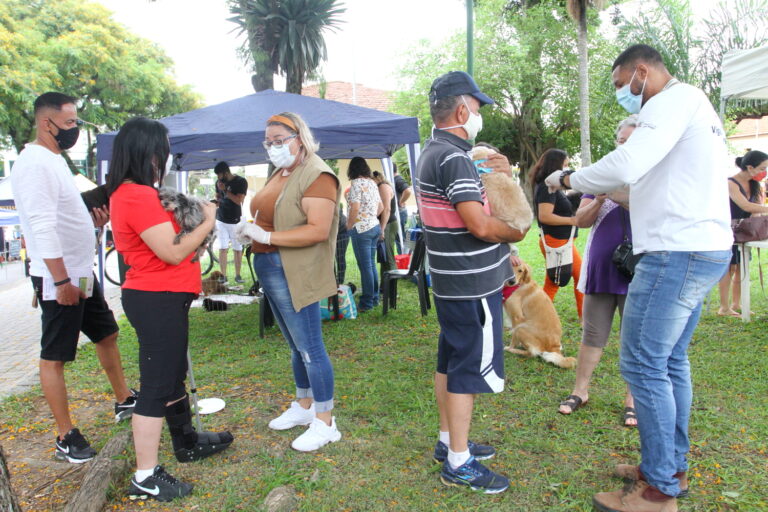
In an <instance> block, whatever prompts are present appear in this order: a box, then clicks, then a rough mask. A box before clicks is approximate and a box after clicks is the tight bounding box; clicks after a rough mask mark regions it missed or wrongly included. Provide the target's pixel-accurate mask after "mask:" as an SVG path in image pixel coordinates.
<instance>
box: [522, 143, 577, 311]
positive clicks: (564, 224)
mask: <svg viewBox="0 0 768 512" xmlns="http://www.w3.org/2000/svg"><path fill="white" fill-rule="evenodd" d="M568 163H569V160H568V155H567V154H566V152H565V151H563V150H562V149H548V150H546V151H545V152H544V154H542V155H541V157H540V158H539V161H538V162H536V164H535V165H534V166H533V168H532V169H531V180H530V181H531V187H532V189H533V205H534V209H533V211H534V213H535V214H536V220H537V221H538V222H539V228H541V231H542V235H543V237H544V240H543V241H546V243H547V246H549V247H562V246H563V245H565V244H566V243H568V239H569V238H570V237H571V230H573V238H574V239H576V235H578V229H577V228H576V217H574V208H573V205H572V203H571V201H570V200H569V199H568V197H567V196H566V195H565V193H564V192H562V191H560V190H558V191H557V192H552V193H550V192H549V191H548V190H547V185H546V184H545V183H544V180H545V179H546V178H547V177H548V176H549V175H550V174H552V173H553V172H555V171H558V170H562V169H565V168H566V167H568ZM543 241H542V240H541V238H540V239H539V247H540V248H541V253H542V254H545V253H544V244H543ZM580 274H581V255H580V254H579V251H578V250H577V249H576V244H573V270H572V275H573V295H574V297H575V298H576V311H577V312H578V314H579V318H581V307H582V303H583V302H584V294H583V293H581V292H580V291H578V290H577V289H576V286H577V285H578V284H579V275H580ZM558 288H559V287H558V286H557V285H556V284H555V283H554V282H552V280H550V279H549V277H548V276H547V277H546V279H545V280H544V292H545V293H546V294H547V295H548V296H549V298H550V299H552V302H554V301H555V294H556V293H557V290H558Z"/></svg>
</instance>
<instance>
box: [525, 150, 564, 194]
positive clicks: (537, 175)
mask: <svg viewBox="0 0 768 512" xmlns="http://www.w3.org/2000/svg"><path fill="white" fill-rule="evenodd" d="M566 158H568V153H566V152H565V151H563V150H562V149H556V148H552V149H548V150H546V151H545V152H544V153H543V154H542V155H541V156H540V157H539V160H538V161H537V162H536V163H535V164H534V165H533V167H531V172H530V181H531V192H533V195H534V196H535V195H536V185H538V184H539V183H543V182H544V180H545V179H547V176H549V175H550V174H552V173H553V172H555V171H559V170H561V169H562V168H563V164H565V159H566Z"/></svg>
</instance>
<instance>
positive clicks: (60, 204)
mask: <svg viewBox="0 0 768 512" xmlns="http://www.w3.org/2000/svg"><path fill="white" fill-rule="evenodd" d="M11 187H12V188H13V198H14V201H15V202H16V208H17V209H18V211H19V219H20V220H21V229H22V231H23V232H24V239H25V241H26V246H27V253H28V254H29V257H30V259H31V260H32V262H31V265H30V270H29V271H30V274H31V275H33V276H38V277H48V278H51V274H50V272H48V267H46V265H45V262H44V261H43V259H44V258H45V259H52V258H62V257H63V258H64V266H65V267H66V268H67V272H68V273H70V275H72V274H74V275H77V276H87V275H91V273H92V272H93V252H94V248H95V247H96V234H95V232H94V227H93V220H92V219H91V216H90V214H89V213H88V209H87V208H86V206H85V203H84V202H83V199H82V198H81V197H80V192H79V191H78V190H77V186H75V180H74V179H73V177H72V173H71V172H70V170H69V167H67V163H66V161H65V160H64V158H63V157H62V156H61V155H57V154H55V153H53V152H51V151H50V150H48V149H46V148H45V147H43V146H40V145H37V144H27V145H26V147H25V148H24V150H23V151H22V152H21V153H20V154H19V158H18V159H17V160H16V163H15V164H14V165H13V170H12V172H11Z"/></svg>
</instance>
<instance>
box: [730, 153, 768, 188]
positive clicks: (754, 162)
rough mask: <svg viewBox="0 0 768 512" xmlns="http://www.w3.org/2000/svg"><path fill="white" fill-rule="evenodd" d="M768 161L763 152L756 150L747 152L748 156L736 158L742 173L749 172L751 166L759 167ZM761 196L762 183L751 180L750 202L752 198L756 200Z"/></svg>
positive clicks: (767, 156)
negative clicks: (748, 168) (748, 167)
mask: <svg viewBox="0 0 768 512" xmlns="http://www.w3.org/2000/svg"><path fill="white" fill-rule="evenodd" d="M766 160H768V155H766V154H765V153H763V152H762V151H758V150H756V149H753V150H752V151H749V152H747V154H746V155H744V156H740V157H737V158H736V166H737V167H738V168H739V169H741V170H742V171H744V172H746V171H747V166H748V165H751V166H752V167H757V166H758V165H760V164H761V163H763V162H765V161H766ZM759 196H760V183H759V182H757V181H755V180H749V199H750V201H751V200H752V198H753V197H754V198H756V197H759Z"/></svg>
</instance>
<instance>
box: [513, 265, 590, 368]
mask: <svg viewBox="0 0 768 512" xmlns="http://www.w3.org/2000/svg"><path fill="white" fill-rule="evenodd" d="M514 270H515V277H516V278H517V284H519V285H520V287H519V288H518V289H517V290H515V291H514V293H512V295H510V296H509V298H508V299H507V301H506V302H505V303H504V309H506V311H507V314H508V315H509V318H510V319H511V320H512V325H513V327H512V340H511V343H510V345H509V346H508V347H507V348H506V349H505V350H507V351H509V352H512V353H513V354H520V355H524V356H527V357H536V356H540V357H541V358H542V359H543V360H545V361H547V362H548V363H552V364H554V365H555V366H559V367H560V368H573V367H574V366H576V358H575V357H564V356H563V353H562V345H561V344H560V337H561V336H562V333H563V328H562V326H561V325H560V318H559V317H558V316H557V311H555V306H554V305H553V304H552V301H551V300H549V297H547V294H546V293H544V290H542V289H541V287H540V286H539V285H538V284H536V282H535V281H534V280H533V279H532V278H531V268H530V267H529V266H528V265H526V264H525V263H521V264H520V265H518V266H516V267H514ZM518 346H520V347H523V350H520V349H518V348H515V347H518Z"/></svg>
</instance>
